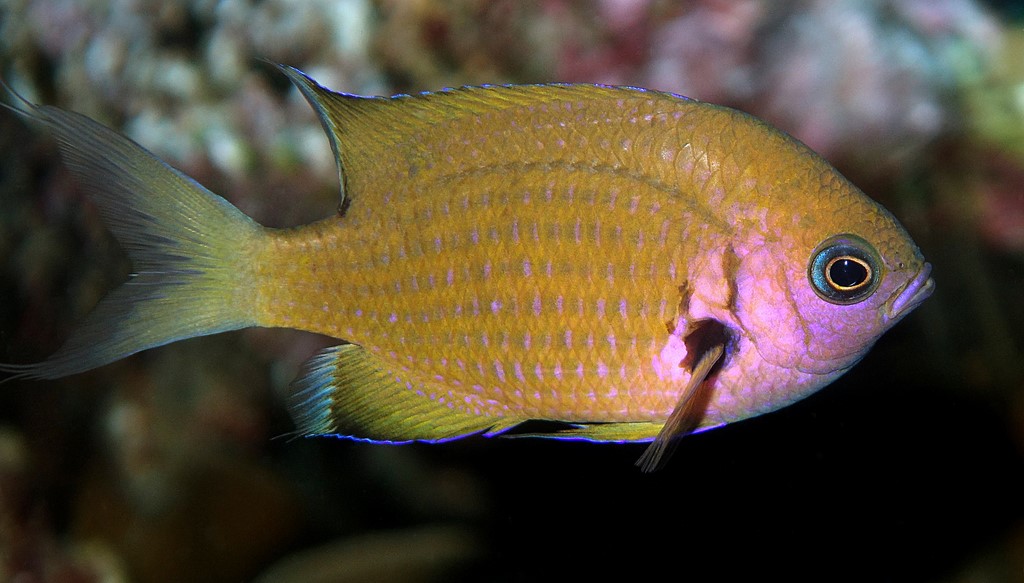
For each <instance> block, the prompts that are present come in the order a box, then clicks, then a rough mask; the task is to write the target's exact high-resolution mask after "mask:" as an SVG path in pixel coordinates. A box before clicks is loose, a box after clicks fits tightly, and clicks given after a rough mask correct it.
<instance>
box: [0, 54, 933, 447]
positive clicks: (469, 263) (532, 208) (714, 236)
mask: <svg viewBox="0 0 1024 583" xmlns="http://www.w3.org/2000/svg"><path fill="white" fill-rule="evenodd" d="M283 70H284V71H285V73H286V74H288V75H289V77H291V79H292V80H293V81H294V82H295V83H296V85H297V86H298V87H299V88H300V90H302V91H303V93H304V94H305V96H306V97H307V99H308V100H309V101H310V103H311V104H313V106H314V107H315V109H316V110H317V112H318V114H319V115H320V117H321V120H322V122H323V124H324V127H325V129H326V130H327V133H328V136H329V138H330V140H331V146H332V148H333V149H334V152H335V154H336V155H337V158H338V164H339V171H340V177H341V180H342V192H343V203H342V205H341V209H340V211H339V213H338V214H337V215H336V216H332V217H330V218H327V219H325V220H323V221H320V222H317V223H314V224H311V225H307V226H303V227H299V228H295V229H287V230H273V229H266V228H263V227H260V226H259V225H256V224H255V223H253V222H252V221H251V220H249V219H248V218H247V217H245V216H244V215H242V214H241V213H240V212H238V211H237V209H234V207H231V205H229V204H228V203H226V202H225V201H223V199H220V198H219V197H217V196H216V195H213V194H212V193H209V192H207V191H205V189H202V188H201V187H200V186H199V185H197V184H195V183H194V182H191V181H190V180H189V179H188V178H187V177H184V176H183V175H181V174H180V173H176V172H175V171H173V170H171V169H169V168H167V167H166V166H165V165H162V163H160V162H159V161H157V160H156V159H155V158H153V157H152V156H151V155H149V154H148V153H146V152H145V151H143V150H142V149H141V148H139V147H138V146H137V145H135V144H133V143H131V142H129V141H128V140H126V139H124V138H122V137H120V136H117V135H116V134H113V132H110V131H109V130H106V129H105V128H102V127H101V126H98V124H95V123H94V122H91V120H87V119H85V118H81V116H76V115H74V114H69V113H66V112H62V111H60V110H56V109H55V108H45V107H36V106H30V111H29V112H27V113H28V115H30V116H31V117H34V118H36V119H39V120H41V121H43V122H45V123H47V124H48V125H49V126H50V127H51V129H53V130H54V131H55V132H56V133H57V134H58V136H59V137H61V141H62V146H63V149H64V153H65V155H66V156H68V157H69V158H70V159H71V160H72V161H73V162H74V164H73V165H72V166H73V167H74V168H76V169H77V171H78V172H79V173H80V174H81V179H82V180H83V181H84V182H86V183H87V184H92V185H93V186H94V188H93V190H95V191H97V194H96V195H95V196H96V198H97V202H98V204H99V205H100V207H101V209H105V212H106V216H107V217H108V220H110V221H111V223H112V229H113V230H114V232H115V234H117V235H118V236H119V237H120V238H121V239H122V241H123V242H124V244H125V246H126V248H127V249H128V251H129V254H130V255H131V257H132V260H133V262H135V263H136V264H137V267H139V269H138V275H137V278H136V280H135V281H136V283H140V284H146V285H138V286H135V287H129V286H125V287H124V288H121V289H119V290H118V291H116V292H114V293H113V294H112V295H111V296H110V297H109V298H108V299H107V300H104V303H103V304H101V306H100V307H99V308H98V309H97V313H96V314H95V315H94V316H93V318H92V320H91V321H89V322H86V324H85V325H84V326H83V331H82V332H80V333H78V334H77V335H76V336H75V337H73V338H72V339H71V340H69V343H68V345H67V346H65V348H63V349H62V350H61V351H60V352H58V353H57V354H55V355H54V356H53V357H51V359H49V360H47V361H45V362H43V363H40V364H37V365H21V366H18V365H6V366H4V367H0V370H8V371H12V372H16V373H19V374H21V375H23V376H37V377H52V376H60V375H63V374H71V373H73V372H77V371H79V370H84V369H86V368H91V367H94V366H99V365H101V364H103V363H105V362H110V361H111V360H115V359H116V358H120V357H122V356H124V355H126V354H130V353H132V352H135V351H138V350H141V349H144V348H147V347H151V346H156V345H159V344H162V343H166V342H170V341H173V340H177V339H181V338H186V337H189V336H196V335H200V334H208V333H213V332H217V331H221V330H227V329H235V328H241V327H245V326H252V325H258V326H268V327H287V328H295V329H301V330H309V331H312V332H318V333H321V334H326V335H328V336H332V337H335V338H338V339H340V340H341V341H343V342H344V344H341V345H339V346H338V347H334V348H332V349H328V350H326V351H324V352H323V353H321V354H320V355H319V356H317V357H315V358H314V359H312V360H311V361H310V363H309V364H308V366H307V370H306V372H305V374H304V375H303V377H302V378H301V379H300V380H299V382H298V385H297V388H298V396H297V398H296V403H295V410H296V416H297V419H298V422H299V425H300V432H302V433H305V434H323V433H339V434H343V435H348V436H352V437H361V438H367V439H372V440H379V441H406V440H415V439H420V440H432V441H437V440H443V439H448V438H454V437H459V436H461V435H465V434H468V433H475V432H488V433H491V434H494V433H500V432H501V431H504V430H506V429H508V428H510V427H512V426H514V425H516V424H518V423H520V422H522V421H525V420H528V419H548V420H555V421H563V422H566V423H567V424H569V425H567V427H566V429H565V430H564V431H559V432H556V435H557V436H562V437H579V438H587V439H597V440H648V439H651V438H653V437H654V436H655V435H656V434H658V431H659V429H660V428H661V427H662V425H663V424H665V420H666V419H668V418H669V416H670V413H673V418H674V415H675V414H674V408H675V407H676V406H677V405H678V404H680V403H682V402H686V403H687V405H686V407H685V409H686V411H685V413H683V414H682V417H685V418H686V419H685V422H683V423H681V424H679V428H680V429H678V430H679V431H688V430H691V429H693V428H697V427H710V426H715V425H720V424H723V423H727V422H730V421H735V420H739V419H743V418H746V417H750V416H753V415H757V414H760V413H764V412H767V411H771V410H774V409H777V408H779V407H781V406H783V405H786V404H788V403H790V402H793V401H795V400H797V399H799V398H801V397H803V396H805V395H807V394H808V393H809V392H811V391H814V390H816V389H818V388H820V387H821V386H824V385H825V384H827V383H828V382H830V381H831V380H832V379H834V378H836V377H837V376H839V375H840V374H842V373H843V372H845V371H846V370H847V369H848V368H849V367H850V366H852V365H853V364H854V363H855V362H856V361H857V360H858V359H859V358H861V357H862V356H863V355H864V354H865V352H866V351H867V350H868V349H869V348H870V346H871V344H872V343H873V342H874V341H875V339H877V337H878V336H879V335H880V334H881V333H882V332H884V331H885V330H886V329H888V327H890V326H891V325H892V324H894V323H895V322H896V321H897V320H899V319H900V318H902V317H903V316H904V315H905V314H906V313H907V312H909V311H910V310H911V309H912V308H913V307H915V306H916V305H918V304H919V303H920V302H921V301H923V300H924V299H925V298H926V297H927V296H928V294H929V293H930V291H931V288H932V282H931V279H929V278H928V272H929V268H928V266H927V264H925V263H924V261H923V259H922V257H921V255H920V252H919V251H918V250H917V248H916V247H915V246H914V244H913V241H911V240H910V238H909V237H908V236H907V234H906V232H905V231H904V230H903V229H902V227H900V226H899V224H898V223H897V222H896V220H895V219H894V218H893V217H892V216H891V215H890V214H889V213H888V212H887V211H885V209H883V208H881V207H880V206H878V205H877V204H875V203H874V202H872V201H871V200H870V199H868V198H867V197H865V196H864V195H863V194H862V193H860V191H858V190H857V189H856V188H855V187H854V186H852V185H851V184H849V183H848V182H847V181H846V180H845V179H844V178H843V177H842V176H840V175H839V174H838V173H837V172H836V171H835V170H834V169H833V168H832V167H831V166H829V165H828V164H827V163H826V162H825V161H823V160H822V159H821V158H819V157H818V156H816V155H815V154H814V153H813V152H811V151H810V150H808V149H807V148H806V147H804V146H803V145H802V144H799V143H798V142H796V141H794V140H792V139H791V138H789V137H788V136H785V135H784V134H781V133H779V132H778V131H776V130H774V129H772V128H770V127H769V126H767V125H765V124H764V123H763V122H760V121H758V120H756V119H754V118H752V117H750V116H747V115H745V114H742V113H740V112H737V111H734V110H730V109H727V108H722V107H717V106H714V105H709V104H704V103H700V102H696V101H692V100H688V99H685V98H681V97H678V96H674V95H669V94H663V93H657V92H651V91H645V90H638V89H628V88H610V87H601V86H585V85H548V86H518V87H517V86H509V87H483V88H467V89H460V90H454V91H449V92H442V93H436V94H424V95H420V96H401V97H396V98H391V99H383V98H361V97H355V96H348V95H343V94H338V93H334V92H331V91H328V90H326V89H324V88H322V87H320V86H319V85H317V84H316V83H315V82H313V81H312V80H311V79H309V78H307V77H306V76H304V75H303V74H302V73H300V72H298V71H297V70H294V69H288V68H284V69H283ZM111 176H112V177H113V178H111ZM834 249H838V251H836V252H835V256H836V258H838V259H836V260H837V261H840V263H839V264H838V265H840V267H838V268H835V270H834V271H833V266H834V265H837V264H836V263H835V261H833V260H832V259H830V258H832V257H833V255H828V256H827V257H826V259H828V261H825V260H821V261H818V258H820V257H822V256H823V255H822V253H831V252H832V251H833V250H834ZM858 249H859V251H858ZM851 250H852V251H851ZM849 253H853V255H849ZM851 257H852V262H851V261H848V260H849V259H850V258H851ZM858 257H859V258H858ZM858 262H859V263H858ZM822 265H824V266H825V267H824V268H822V267H821V266H822ZM859 265H863V266H864V269H863V270H861V271H857V270H858V269H859V267H858V266H859ZM822 269H825V270H826V272H822V271H821V270H822ZM850 269H852V270H853V271H849V270H850ZM844 270H846V271H844ZM833 277H834V278H836V279H837V280H838V281H833ZM856 277H863V278H864V279H865V280H866V279H867V278H870V280H867V281H853V280H852V279H851V278H854V279H855V278H856ZM847 279H851V281H847ZM823 286H834V287H835V286H837V287H835V289H824V290H823V289H822V288H823ZM147 290H156V291H155V292H150V291H147ZM859 290H863V292H864V293H859ZM709 322H713V323H714V326H713V328H714V329H715V330H717V331H718V334H719V336H717V337H716V338H717V339H716V340H713V341H710V342H711V344H708V342H709V341H708V340H707V339H703V340H702V334H703V333H704V332H702V331H706V330H707V329H708V327H707V326H704V324H707V323H709ZM708 355H714V356H713V358H712V357H709V356H708ZM697 371H699V373H698V372H697ZM684 393H685V395H684ZM695 394H699V398H697V399H696V400H693V399H691V397H693V396H694V395H695ZM684 396H685V397H686V398H685V399H684V398H683V397H684ZM680 410H682V409H680ZM659 455H660V454H659ZM654 457H658V456H654Z"/></svg>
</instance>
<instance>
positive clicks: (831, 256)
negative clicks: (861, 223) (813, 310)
mask: <svg viewBox="0 0 1024 583" xmlns="http://www.w3.org/2000/svg"><path fill="white" fill-rule="evenodd" d="M881 265H882V262H881V260H880V259H879V257H878V252H877V251H875V249H874V247H872V246H871V244H870V243H868V242H867V241H865V240H864V239H861V238H860V237H858V236H856V235H837V236H835V237H830V238H828V239H826V240H825V241H824V242H822V243H821V244H820V245H818V247H817V248H815V250H814V252H813V253H812V254H811V262H810V266H809V267H808V271H807V277H808V279H810V281H811V287H813V288H814V292H815V293H816V294H818V296H819V297H820V298H821V299H823V300H825V301H826V302H830V303H833V304H855V303H857V302H860V301H863V300H864V299H866V298H867V297H868V296H870V295H871V293H872V292H874V291H875V289H876V288H877V287H878V284H879V282H880V281H881V279H882V277H881V276H882V274H881V271H880V270H879V267H880V266H881Z"/></svg>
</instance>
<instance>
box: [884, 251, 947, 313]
mask: <svg viewBox="0 0 1024 583" xmlns="http://www.w3.org/2000/svg"><path fill="white" fill-rule="evenodd" d="M931 273H932V264H931V263H927V262H926V263H925V264H924V266H923V267H921V271H919V272H917V276H916V277H914V279H912V280H910V281H909V282H907V284H906V285H905V286H903V289H901V290H899V291H897V292H896V294H895V295H894V296H893V297H892V298H891V299H890V300H889V301H887V302H886V303H885V315H886V316H887V317H888V318H889V319H890V320H894V321H895V320H898V319H900V318H902V317H903V316H906V315H907V314H908V313H910V311H911V310H913V309H914V308H916V307H917V306H919V305H920V304H921V302H923V301H925V300H927V299H928V297H929V296H930V295H932V292H933V291H935V280H934V279H932V278H931V277H930V276H931Z"/></svg>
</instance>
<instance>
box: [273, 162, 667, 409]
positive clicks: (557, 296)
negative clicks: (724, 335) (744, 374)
mask: <svg viewBox="0 0 1024 583" xmlns="http://www.w3.org/2000/svg"><path fill="white" fill-rule="evenodd" d="M580 172H586V173H587V174H588V175H589V176H590V177H591V178H592V179H593V180H595V181H600V182H602V183H604V184H605V185H606V187H605V188H603V189H600V190H599V189H597V188H588V187H585V186H580V183H579V180H577V179H574V176H573V175H575V174H579V173H580ZM521 174H523V178H521V179H512V180H506V181H505V182H506V183H505V184H504V185H503V186H502V187H501V190H497V189H495V187H494V180H493V176H492V175H489V174H485V173H482V172H481V173H478V174H477V175H476V176H475V177H473V178H469V179H466V178H463V179H461V180H459V181H457V182H458V183H457V184H453V183H452V181H451V180H446V181H444V182H445V183H447V184H448V185H449V186H451V187H452V188H451V191H452V192H456V193H466V192H468V193H472V194H468V195H459V194H457V195H455V196H451V197H446V196H444V195H443V194H442V195H441V196H437V195H435V196H430V197H428V196H424V195H422V194H421V193H418V192H413V193H406V192H392V193H389V196H388V198H390V199H391V200H392V201H396V200H408V201H410V204H407V205H398V204H390V205H386V204H381V205H365V206H366V210H364V212H362V213H360V214H359V215H358V216H355V217H352V220H349V217H348V216H347V215H346V216H345V217H342V218H338V219H331V220H329V221H328V222H326V223H322V224H321V225H320V226H321V227H322V228H323V229H324V232H323V234H322V235H321V237H322V239H323V240H324V241H330V243H329V244H328V243H321V244H320V245H316V246H314V245H312V244H310V243H309V239H310V237H309V235H308V234H307V233H305V232H303V231H301V230H300V231H293V230H290V231H285V232H282V233H281V234H280V236H281V237H283V238H285V239H287V238H295V237H297V238H299V239H301V240H303V241H306V243H305V244H304V245H301V246H294V247H292V249H294V254H292V253H287V252H283V251H282V249H283V248H282V247H281V246H275V247H274V248H273V250H272V251H270V252H268V253H265V254H264V257H263V258H261V259H260V260H259V261H258V263H259V264H260V265H262V266H264V268H265V273H266V274H267V275H266V276H265V277H266V278H267V280H268V281H269V282H270V283H269V284H268V286H269V287H271V288H274V289H276V290H279V291H275V292H273V294H274V296H273V297H274V299H273V300H270V301H269V304H270V306H276V307H285V308H286V309H285V310H281V311H280V313H277V314H275V313H274V312H273V308H270V309H269V310H268V312H267V314H266V319H265V320H263V321H262V323H263V324H264V325H268V326H283V325H287V326H291V327H298V328H303V329H311V330H313V331H316V332H320V333H322V334H327V335H332V336H336V337H343V338H346V339H347V340H349V341H351V342H355V343H357V344H361V345H363V346H365V347H367V348H368V349H370V350H371V351H373V352H375V353H378V354H380V355H381V356H382V358H384V359H385V360H387V361H388V362H390V363H391V364H393V365H394V366H396V367H407V368H408V367H410V364H415V365H417V366H416V372H415V374H410V376H414V377H415V378H417V379H429V380H436V379H443V380H442V381H440V382H442V383H449V384H451V383H455V386H454V388H452V389H451V390H450V392H449V394H450V397H451V398H452V399H455V400H456V401H462V402H464V398H465V397H466V396H474V395H476V396H484V397H494V398H499V397H507V398H504V399H503V401H507V402H503V403H502V404H501V405H499V404H494V405H493V406H492V407H491V408H490V409H484V410H486V411H487V412H488V413H490V414H498V413H499V409H500V410H502V411H503V410H504V409H505V408H506V406H507V405H508V403H511V404H512V405H514V406H515V407H517V408H518V409H520V410H522V411H524V412H525V413H526V414H529V415H534V416H542V417H555V416H556V415H558V414H559V413H558V412H559V411H563V410H565V408H566V407H573V408H579V409H581V410H584V411H586V413H587V414H588V415H591V416H593V417H594V418H595V419H597V420H602V421H613V420H622V419H626V418H628V417H629V416H630V415H637V414H639V413H640V412H641V411H650V410H651V409H655V408H659V409H661V410H665V411H667V410H668V409H671V406H672V400H673V395H672V393H673V392H674V390H675V389H676V387H674V386H664V385H662V386H660V387H659V383H658V382H657V379H652V378H650V377H651V375H649V374H648V375H646V376H645V370H646V369H645V367H644V366H642V360H641V359H639V358H637V357H636V356H637V354H636V352H638V351H639V350H643V351H644V352H650V351H651V349H652V348H653V347H654V345H655V343H656V341H657V340H656V338H657V336H658V335H663V334H664V322H665V321H667V320H668V319H669V318H670V317H671V316H672V314H671V313H669V312H670V310H672V309H674V305H672V303H673V302H676V301H678V300H674V299H673V298H674V296H678V291H677V289H676V288H677V286H676V285H674V284H673V283H672V282H673V279H672V278H671V277H670V264H671V265H674V263H673V262H674V261H679V260H678V259H673V257H678V256H679V255H680V254H681V253H685V251H686V250H685V248H680V247H678V244H679V242H681V241H684V240H685V235H686V233H685V232H684V230H683V229H681V228H679V226H682V225H686V224H687V223H686V222H685V221H669V224H670V225H673V227H672V228H671V229H670V230H668V231H666V232H665V233H662V232H661V227H660V225H661V224H662V222H663V221H662V220H660V219H659V217H661V216H668V215H669V213H672V212H675V211H677V210H680V209H677V208H676V207H677V206H679V205H672V204H661V205H658V208H657V209H656V210H655V208H654V207H653V206H652V204H651V203H649V202H646V200H647V199H650V198H652V197H653V194H652V193H650V192H645V191H650V190H651V189H650V187H649V186H648V185H646V184H644V183H643V182H638V181H635V180H630V179H628V178H623V177H621V176H620V177H616V176H615V175H614V174H611V175H610V176H607V177H605V176H604V175H602V174H601V173H599V172H595V171H593V170H583V171H576V172H567V173H566V174H567V175H568V176H567V177H566V178H564V179H562V180H559V179H558V178H557V174H555V173H553V172H551V171H547V172H541V171H533V172H527V173H521ZM617 183H618V184H617ZM611 185H614V187H612V188H608V186H611ZM433 186H434V185H432V184H430V183H427V184H424V185H423V188H424V189H430V188H432V187H433ZM436 192H441V193H443V192H445V191H444V190H437V191H436ZM613 192H614V193H618V192H629V193H632V194H631V195H630V196H629V197H625V196H615V201H614V204H613V203H612V194H611V193H613ZM524 201H525V202H524ZM417 203H418V204H417ZM631 208H632V209H633V210H632V212H631V211H630V209H631ZM445 209H447V211H446V210H445ZM369 210H373V211H376V213H377V214H371V213H370V212H368V211H369ZM427 216H429V217H430V221H429V222H428V221H424V220H423V218H424V217H427ZM630 216H633V217H636V220H635V221H634V222H633V223H630V222H627V221H622V220H621V218H622V217H630ZM676 216H680V215H676ZM616 217H617V218H618V219H616ZM665 220H666V221H667V219H665ZM604 224H612V225H614V227H613V228H608V227H602V225H604ZM652 224H653V225H655V226H656V227H657V231H656V235H655V236H653V237H652V236H649V235H648V236H645V235H644V233H645V232H646V231H645V230H644V226H649V225H652ZM513 225H516V226H517V229H522V232H521V233H519V234H518V241H519V242H518V243H513V241H512V239H513V232H512V228H513ZM364 229H369V230H370V232H369V233H367V232H366V231H365V230H364ZM617 230H618V231H620V232H622V233H625V235H624V236H623V237H621V238H620V237H617V236H615V233H616V231H617ZM374 233H376V234H377V235H376V236H375V235H374ZM437 240H440V241H441V245H440V246H436V245H435V244H434V242H435V241H437ZM354 241H358V244H355V243H354ZM313 247H318V249H317V250H313V249H312V248H313ZM673 247H674V248H676V250H675V251H672V252H669V251H668V250H669V249H670V248H673ZM680 250H681V253H680ZM385 257H386V258H388V259H387V260H386V261H383V260H382V258H385ZM296 266H298V267H299V268H298V269H296ZM672 269H674V270H678V271H679V272H682V271H684V270H685V265H675V266H674V267H673V268H672ZM449 271H452V272H453V274H454V276H453V277H449V275H448V273H449ZM319 274H340V275H343V276H344V278H341V279H339V280H338V281H337V282H336V283H335V282H331V283H330V284H328V285H324V286H323V287H322V288H320V289H321V290H322V292H321V293H319V294H313V293H309V290H306V289H302V291H301V293H298V294H293V293H291V292H292V291H294V290H295V289H296V288H294V287H290V286H288V285H282V283H281V282H289V281H310V280H315V279H322V278H323V276H322V275H319ZM609 274H610V275H611V278H612V281H609V280H608V276H609ZM413 278H415V280H416V281H417V282H419V281H431V280H433V281H434V282H435V285H434V286H429V285H428V286H423V285H419V286H418V287H419V289H418V290H416V291H413V290H412V286H411V285H410V282H411V281H412V280H413ZM659 279H660V282H659ZM349 280H351V281H359V282H361V283H360V284H359V285H353V284H349V283H346V281H349ZM279 294H280V295H279ZM609 302H612V303H613V304H614V305H615V306H616V307H615V309H614V311H609V310H608V309H607V307H606V308H605V309H604V313H603V314H598V313H597V312H598V308H597V307H598V304H599V303H604V304H605V305H607V304H608V303H609ZM335 304H337V305H338V307H337V308H335V307H333V305H335ZM620 304H623V305H624V307H623V308H622V309H620V308H619V305H620ZM323 305H329V306H332V308H330V309H329V310H328V312H327V313H325V312H324V311H323V309H322V306H323ZM513 309H515V311H513ZM356 313H359V314H362V316H355V314H356ZM423 313H436V314H437V317H433V318H429V319H428V320H426V321H424V319H423V318H422V314H423ZM301 314H305V316H302V315H301ZM623 314H625V317H623ZM503 336H505V337H507V338H509V341H508V342H507V345H503V344H502V342H501V341H500V338H502V337H503ZM525 338H530V339H531V340H532V339H536V342H531V343H530V345H527V344H526V343H525V342H524V339H525ZM548 338H550V339H551V340H550V347H548V346H547V339H548ZM608 338H614V339H615V342H616V346H615V348H614V349H613V347H612V345H611V344H610V343H609V342H608V341H607V339H608ZM588 339H590V341H589V342H588ZM619 344H621V345H622V348H621V350H620V349H619V348H618V345H619ZM437 346H444V347H445V350H444V352H445V354H446V362H447V365H442V364H441V363H440V361H439V360H438V359H437V358H436V347H437ZM457 362H463V363H465V364H466V366H465V368H464V369H462V368H459V367H458V366H457V365H456V364H455V363H457ZM599 363H600V364H599ZM517 368H518V369H519V370H521V371H523V373H522V378H523V380H520V379H519V378H517V377H516V375H515V374H511V371H515V370H517ZM609 371H612V372H609ZM556 372H557V374H556ZM580 373H582V374H580ZM659 389H660V390H659ZM666 392H667V393H668V394H665V393H666ZM609 395H612V396H609Z"/></svg>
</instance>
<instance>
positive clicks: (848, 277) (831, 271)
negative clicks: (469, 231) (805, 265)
mask: <svg viewBox="0 0 1024 583" xmlns="http://www.w3.org/2000/svg"><path fill="white" fill-rule="evenodd" d="M828 276H829V278H830V279H831V280H832V282H833V283H835V284H836V285H838V286H839V287H856V286H858V285H860V284H862V283H864V280H866V279H867V278H868V270H867V269H866V268H865V267H864V265H862V264H861V263H858V262H857V261H853V260H852V259H838V260H836V261H835V262H834V263H832V265H831V266H830V267H829V268H828Z"/></svg>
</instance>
